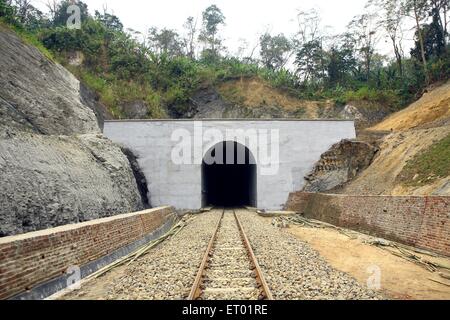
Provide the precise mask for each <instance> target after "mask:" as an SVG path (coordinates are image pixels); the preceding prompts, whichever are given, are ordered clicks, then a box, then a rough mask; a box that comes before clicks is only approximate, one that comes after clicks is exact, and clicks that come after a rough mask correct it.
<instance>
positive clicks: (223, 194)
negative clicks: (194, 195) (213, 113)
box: [202, 142, 257, 208]
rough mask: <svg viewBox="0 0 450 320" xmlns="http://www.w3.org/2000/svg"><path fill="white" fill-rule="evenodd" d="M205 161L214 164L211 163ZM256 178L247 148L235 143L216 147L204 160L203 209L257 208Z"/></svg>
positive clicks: (254, 165) (221, 144)
mask: <svg viewBox="0 0 450 320" xmlns="http://www.w3.org/2000/svg"><path fill="white" fill-rule="evenodd" d="M244 155H245V161H244ZM208 159H216V161H215V162H214V163H212V164H211V162H212V161H211V160H208ZM217 160H218V161H217ZM256 176H257V166H256V163H255V159H254V158H253V155H252V154H251V152H250V150H249V149H248V148H246V147H245V146H243V145H241V144H239V143H236V142H221V143H219V144H217V145H216V146H215V147H213V148H211V149H210V150H209V151H208V153H207V154H206V155H205V158H204V159H203V164H202V195H203V206H204V207H206V206H215V207H228V208H231V207H242V206H253V207H256V205H257V199H256V195H257V190H256V188H257V183H256V182H257V181H256V180H257V177H256Z"/></svg>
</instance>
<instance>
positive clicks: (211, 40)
mask: <svg viewBox="0 0 450 320" xmlns="http://www.w3.org/2000/svg"><path fill="white" fill-rule="evenodd" d="M202 16H203V28H202V31H201V33H200V36H199V40H200V41H202V42H204V43H205V44H206V45H207V49H208V51H209V53H208V54H211V55H213V56H219V53H218V49H219V48H220V47H221V44H222V40H221V39H220V37H219V36H218V32H219V27H220V26H221V25H225V16H224V15H223V13H222V11H221V10H220V9H219V8H218V7H217V6H216V5H211V6H209V7H208V8H206V10H205V11H203V14H202Z"/></svg>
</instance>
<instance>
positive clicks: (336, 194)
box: [291, 191, 450, 199]
mask: <svg viewBox="0 0 450 320" xmlns="http://www.w3.org/2000/svg"><path fill="white" fill-rule="evenodd" d="M296 193H297V194H299V193H302V194H306V195H314V194H320V195H324V196H330V197H342V198H346V197H359V198H387V197H391V198H405V199H406V198H419V199H425V198H444V199H445V198H448V199H450V196H445V195H444V196H442V195H392V194H369V195H365V194H345V193H323V192H305V191H296V192H292V193H291V194H296Z"/></svg>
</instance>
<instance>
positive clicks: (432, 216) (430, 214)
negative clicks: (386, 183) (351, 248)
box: [286, 192, 450, 256]
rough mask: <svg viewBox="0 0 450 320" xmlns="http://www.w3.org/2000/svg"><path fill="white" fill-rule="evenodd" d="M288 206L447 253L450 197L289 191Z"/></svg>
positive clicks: (317, 218)
mask: <svg viewBox="0 0 450 320" xmlns="http://www.w3.org/2000/svg"><path fill="white" fill-rule="evenodd" d="M286 208H287V209H288V210H293V211H296V212H298V213H301V214H304V216H305V217H307V218H312V219H316V220H321V221H325V222H328V223H331V224H333V225H336V226H340V227H345V228H349V229H354V230H357V231H361V232H365V233H369V234H371V235H375V236H378V237H382V238H385V239H389V240H393V241H397V242H400V243H404V244H407V245H411V246H414V247H418V248H423V249H428V250H432V251H436V252H439V253H442V254H444V255H447V256H450V197H446V196H428V197H425V196H362V195H333V194H321V193H305V192H296V193H292V194H291V195H290V197H289V200H288V203H287V205H286Z"/></svg>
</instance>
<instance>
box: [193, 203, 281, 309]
mask: <svg viewBox="0 0 450 320" xmlns="http://www.w3.org/2000/svg"><path fill="white" fill-rule="evenodd" d="M224 215H225V209H224V210H223V211H222V215H221V217H220V219H219V221H218V223H217V226H216V229H215V231H214V233H213V235H212V236H211V239H210V241H209V243H208V247H207V248H206V251H205V254H204V256H203V259H202V262H201V264H200V267H199V269H198V272H197V276H196V277H195V281H194V284H193V285H192V288H191V291H190V293H189V296H188V298H187V299H188V300H198V299H199V298H200V297H201V295H202V287H201V286H202V280H203V277H204V275H205V272H206V269H207V268H208V262H209V258H210V257H211V250H212V249H213V247H214V243H215V241H216V239H217V234H218V232H219V229H220V226H221V225H222V220H223V217H224ZM233 215H234V218H235V221H236V224H237V226H238V229H239V235H240V236H241V240H242V242H243V244H244V247H245V249H246V251H247V255H248V257H249V260H250V262H251V264H252V266H253V271H254V272H255V279H256V282H257V284H258V288H259V289H260V290H261V296H260V298H261V300H264V299H265V300H273V295H272V292H271V291H270V289H269V286H268V285H267V282H266V280H265V278H264V275H263V272H262V270H261V267H260V265H259V263H258V261H257V259H256V256H255V254H254V252H253V249H252V246H251V245H250V241H249V240H248V237H247V235H246V234H245V231H244V228H243V227H242V224H241V221H240V220H239V218H238V216H237V214H236V211H235V210H233Z"/></svg>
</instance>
